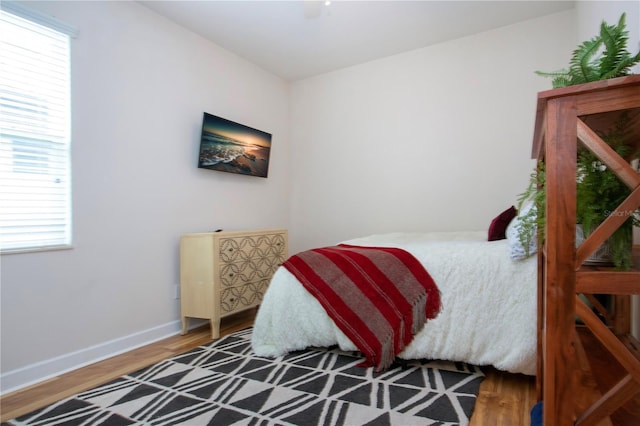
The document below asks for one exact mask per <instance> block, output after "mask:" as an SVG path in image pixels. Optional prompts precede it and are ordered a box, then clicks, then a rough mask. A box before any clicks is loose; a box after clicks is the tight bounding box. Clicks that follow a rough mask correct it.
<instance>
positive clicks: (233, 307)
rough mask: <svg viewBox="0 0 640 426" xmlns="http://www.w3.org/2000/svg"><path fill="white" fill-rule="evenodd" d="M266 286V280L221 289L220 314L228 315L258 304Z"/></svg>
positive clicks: (267, 282)
mask: <svg viewBox="0 0 640 426" xmlns="http://www.w3.org/2000/svg"><path fill="white" fill-rule="evenodd" d="M268 286H269V281H268V280H261V281H258V282H253V283H248V284H245V285H241V286H238V287H229V288H224V289H222V294H221V295H220V299H221V300H220V305H221V306H220V307H221V308H222V313H224V314H228V313H230V312H235V311H240V310H243V309H246V308H250V307H252V306H256V305H258V304H260V302H262V296H264V292H265V291H266V290H267V287H268Z"/></svg>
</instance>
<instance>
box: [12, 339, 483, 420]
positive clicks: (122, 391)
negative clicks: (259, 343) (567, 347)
mask: <svg viewBox="0 0 640 426" xmlns="http://www.w3.org/2000/svg"><path fill="white" fill-rule="evenodd" d="M362 360H363V358H362V356H360V354H354V353H350V352H342V351H339V350H337V349H333V350H329V349H309V350H304V351H298V352H294V353H290V354H288V355H286V356H283V357H280V358H276V359H268V358H259V357H256V356H255V355H253V352H252V350H251V329H246V330H243V331H240V332H237V333H234V334H231V335H228V336H226V337H223V338H222V339H220V340H217V341H215V342H212V343H210V344H208V345H206V346H201V347H198V348H196V349H193V350H191V351H189V352H187V353H184V354H182V355H178V356H176V357H174V358H171V359H168V360H165V361H162V362H159V363H157V364H154V365H152V366H150V367H147V368H144V369H142V370H139V371H137V372H135V373H132V374H129V375H127V376H123V377H120V378H118V379H116V380H114V381H112V382H110V383H108V384H105V385H103V386H99V387H97V388H95V389H92V390H89V391H87V392H82V393H80V394H78V395H75V396H73V397H70V398H68V399H66V400H63V401H60V402H58V403H56V404H53V405H51V406H48V407H46V408H43V409H41V410H38V411H35V412H33V413H30V414H28V415H25V416H22V417H19V418H17V419H14V420H11V421H10V422H8V424H10V425H16V426H18V425H29V426H35V425H43V426H44V425H46V426H50V425H65V426H70V425H105V426H107V425H118V426H123V425H188V426H200V425H212V426H223V425H304V426H307V425H358V426H360V425H393V426H397V425H400V426H411V425H466V424H468V422H469V418H470V417H471V413H472V411H473V407H474V405H475V401H476V397H477V395H478V388H479V387H480V382H481V381H482V380H483V378H484V374H483V373H482V371H481V370H480V369H479V368H478V367H475V366H471V365H468V364H463V363H453V362H440V361H410V362H409V363H407V365H403V366H392V368H390V369H388V370H387V371H385V372H382V373H378V374H374V373H373V369H372V368H363V367H358V366H357V365H358V364H359V363H360V362H361V361H362Z"/></svg>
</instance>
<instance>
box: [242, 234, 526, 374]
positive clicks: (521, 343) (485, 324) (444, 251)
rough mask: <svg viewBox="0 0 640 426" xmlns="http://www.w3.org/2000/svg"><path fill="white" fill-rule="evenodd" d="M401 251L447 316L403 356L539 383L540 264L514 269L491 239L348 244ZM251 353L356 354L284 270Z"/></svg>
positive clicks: (386, 239)
mask: <svg viewBox="0 0 640 426" xmlns="http://www.w3.org/2000/svg"><path fill="white" fill-rule="evenodd" d="M344 243H346V244H353V245H362V246H380V247H400V248H402V249H404V250H407V251H408V252H410V253H411V254H413V255H414V256H415V257H416V258H417V259H418V260H419V261H420V262H422V264H423V265H424V266H425V268H426V269H427V271H429V273H430V274H431V276H432V277H433V279H434V281H435V282H436V284H437V286H438V288H439V289H440V292H441V297H442V311H441V312H440V314H439V315H438V317H436V318H435V319H433V320H430V321H429V322H427V324H426V325H425V327H424V328H423V330H422V331H421V332H419V333H418V334H417V335H416V336H415V337H414V339H413V341H412V342H411V344H410V345H409V346H407V347H406V348H405V350H404V351H403V352H402V353H401V354H400V355H399V357H400V358H404V359H419V358H428V359H443V360H451V361H463V362H468V363H470V364H474V365H493V366H494V367H496V368H498V369H500V370H504V371H509V372H513V373H524V374H528V375H535V369H536V368H535V367H536V312H537V309H536V273H537V266H536V260H535V256H532V257H530V258H528V259H525V260H523V261H513V260H511V258H510V255H509V246H508V243H507V240H500V241H492V242H488V241H486V232H455V233H426V234H416V233H394V234H383V235H372V236H369V237H365V238H359V239H354V240H349V241H344ZM252 343H253V350H254V352H255V353H256V354H257V355H259V356H266V357H276V356H280V355H283V354H285V353H287V352H290V351H294V350H299V349H304V348H306V347H309V346H331V345H335V344H338V345H339V346H340V348H341V349H343V350H357V349H356V347H355V346H354V344H353V343H352V342H351V341H350V340H349V339H348V338H347V337H346V336H345V335H344V333H342V331H340V329H338V328H337V326H336V325H335V323H334V322H333V321H332V320H331V319H330V318H329V316H328V315H327V314H326V312H325V311H324V309H323V308H322V306H321V305H320V303H319V302H318V301H317V300H316V299H315V298H314V297H313V296H312V295H311V294H310V293H308V292H307V290H306V289H305V288H304V287H303V286H302V284H300V283H299V281H298V280H297V279H296V278H295V277H294V276H293V275H292V274H291V273H290V272H289V271H288V270H287V269H285V268H283V267H280V268H279V269H278V270H277V271H276V273H275V275H274V277H273V279H272V281H271V284H270V286H269V289H268V291H267V292H266V294H265V296H264V300H263V301H262V305H261V306H260V309H259V311H258V315H257V317H256V321H255V325H254V330H253V341H252Z"/></svg>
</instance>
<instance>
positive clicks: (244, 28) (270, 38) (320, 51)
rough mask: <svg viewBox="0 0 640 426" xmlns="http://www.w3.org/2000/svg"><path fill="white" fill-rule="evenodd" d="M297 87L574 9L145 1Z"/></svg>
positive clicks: (524, 4)
mask: <svg viewBox="0 0 640 426" xmlns="http://www.w3.org/2000/svg"><path fill="white" fill-rule="evenodd" d="M139 3H141V4H143V5H144V6H146V7H148V8H149V9H152V10H154V11H156V12H157V13H159V14H161V15H164V16H165V17H167V18H169V19H170V20H172V21H174V22H176V23H178V24H180V25H182V26H183V27H186V28H188V29H190V30H191V31H193V32H195V33H197V34H199V35H201V36H203V37H205V38H207V39H209V40H211V41H213V42H214V43H216V44H218V45H219V46H222V47H224V48H225V49H227V50H230V51H232V52H234V53H236V54H237V55H239V56H241V57H243V58H245V59H247V60H248V61H250V62H252V63H254V64H257V65H258V66H260V67H262V68H264V69H266V70H268V71H270V72H272V73H274V74H276V75H278V76H281V77H282V78H284V79H286V80H289V81H295V80H299V79H303V78H306V77H311V76H314V75H318V74H322V73H326V72H329V71H333V70H336V69H340V68H344V67H348V66H351V65H356V64H360V63H364V62H368V61H371V60H375V59H378V58H383V57H385V56H390V55H394V54H397V53H401V52H406V51H410V50H413V49H418V48H421V47H425V46H428V45H431V44H435V43H441V42H443V41H446V40H451V39H454V38H458V37H464V36H467V35H470V34H474V33H477V32H480V31H486V30H490V29H493V28H498V27H502V26H506V25H510V24H514V23H516V22H519V21H524V20H528V19H532V18H536V17H539V16H543V15H547V14H551V13H556V12H560V11H563V10H567V9H571V8H573V6H574V2H573V1H504V0H503V1H451V0H450V1H416V0H413V1H391V0H388V1H365V0H360V1H357V0H351V1H347V0H333V1H332V2H331V4H330V5H328V6H327V5H325V4H324V2H323V1H266V0H263V1H189V0H187V1H140V2H139Z"/></svg>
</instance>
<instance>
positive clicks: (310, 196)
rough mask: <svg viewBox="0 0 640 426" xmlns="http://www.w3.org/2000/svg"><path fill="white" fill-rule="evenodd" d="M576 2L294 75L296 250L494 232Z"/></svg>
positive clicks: (566, 52) (563, 48)
mask: <svg viewBox="0 0 640 426" xmlns="http://www.w3.org/2000/svg"><path fill="white" fill-rule="evenodd" d="M575 45H576V23H575V15H574V12H573V11H572V10H571V11H568V12H563V13H559V14H555V15H550V16H547V17H543V18H540V19H535V20H530V21H526V22H522V23H520V24H517V25H513V26H509V27H504V28H500V29H497V30H493V31H488V32H485V33H481V34H477V35H474V36H471V37H466V38H461V39H458V40H454V41H449V42H446V43H441V44H438V45H435V46H431V47H426V48H423V49H419V50H415V51H411V52H408V53H404V54H400V55H395V56H392V57H388V58H385V59H382V60H377V61H374V62H370V63H366V64H363V65H358V66H354V67H351V68H347V69H343V70H340V71H336V72H333V73H329V74H325V75H321V76H319V77H315V78H310V79H307V80H303V81H299V82H296V83H294V84H293V85H292V91H291V98H292V100H291V114H292V118H291V142H292V143H291V162H292V176H295V180H294V181H293V188H292V193H291V201H290V203H291V225H290V232H291V234H292V235H294V236H295V239H294V240H293V241H292V242H291V250H292V252H295V251H299V250H303V249H307V248H310V247H313V246H318V245H325V244H333V243H336V242H339V241H341V240H344V239H348V238H352V237H356V236H362V235H367V234H370V233H382V232H393V231H447V230H485V229H488V226H489V223H490V221H491V219H492V218H493V217H494V216H496V215H497V214H498V213H499V212H501V211H502V210H504V209H506V208H507V207H509V206H511V205H512V204H514V203H516V198H517V195H518V194H520V193H521V192H523V191H524V189H525V188H526V186H527V183H528V178H529V174H530V173H531V171H532V170H533V167H534V161H533V160H531V159H530V158H531V144H532V139H533V124H534V118H535V106H536V95H537V92H538V91H541V90H546V89H550V88H551V81H550V80H549V79H547V78H543V77H540V76H537V75H536V74H534V71H535V70H544V71H554V70H557V69H559V68H562V67H565V66H566V65H567V64H568V60H569V57H570V53H571V52H572V50H573V49H574V48H575Z"/></svg>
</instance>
